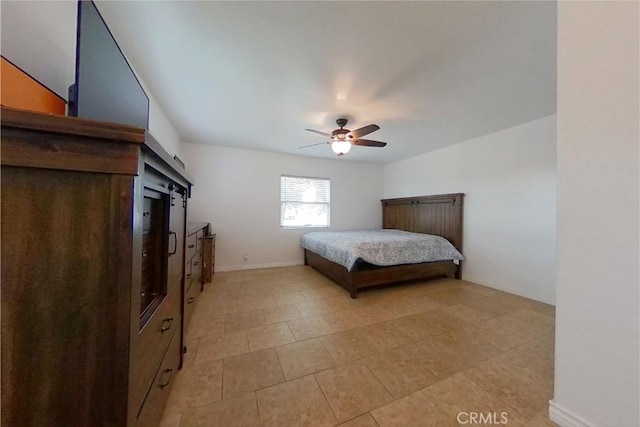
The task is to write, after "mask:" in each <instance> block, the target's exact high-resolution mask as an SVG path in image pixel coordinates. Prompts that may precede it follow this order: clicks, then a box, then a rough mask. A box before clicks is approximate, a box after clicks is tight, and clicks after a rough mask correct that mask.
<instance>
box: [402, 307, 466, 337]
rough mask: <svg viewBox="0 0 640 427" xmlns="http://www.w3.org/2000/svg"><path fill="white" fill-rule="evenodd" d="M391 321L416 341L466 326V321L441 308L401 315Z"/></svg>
mask: <svg viewBox="0 0 640 427" xmlns="http://www.w3.org/2000/svg"><path fill="white" fill-rule="evenodd" d="M390 322H391V324H392V325H393V326H395V327H397V328H398V329H400V330H401V331H402V332H403V333H404V334H405V335H407V336H409V337H410V338H411V339H413V340H416V341H417V340H423V339H426V338H429V337H432V336H435V335H440V334H443V333H445V332H448V331H452V330H457V329H462V328H463V327H464V326H466V323H465V322H464V321H462V320H460V319H459V318H458V317H456V316H454V315H452V314H449V313H447V312H444V311H441V310H431V311H428V312H426V313H420V314H414V315H412V316H406V317H400V318H398V319H393V320H390Z"/></svg>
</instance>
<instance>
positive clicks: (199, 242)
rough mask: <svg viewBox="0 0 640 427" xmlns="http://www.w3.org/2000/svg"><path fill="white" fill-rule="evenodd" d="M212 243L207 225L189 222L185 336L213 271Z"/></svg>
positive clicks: (213, 237)
mask: <svg viewBox="0 0 640 427" xmlns="http://www.w3.org/2000/svg"><path fill="white" fill-rule="evenodd" d="M213 242H215V235H211V234H210V228H209V224H208V223H206V222H190V223H188V224H187V251H186V258H185V260H186V264H185V286H184V289H185V291H184V293H185V294H184V301H185V307H184V308H185V310H184V319H183V334H186V329H187V326H188V324H189V320H191V314H192V313H193V309H194V308H195V305H196V300H197V298H198V295H199V294H200V292H201V291H202V290H203V289H204V284H205V283H209V282H211V271H212V269H213V266H212V264H211V262H212V261H213V259H214V257H215V255H214V254H215V250H214V247H215V246H213V245H214V243H213ZM184 351H185V352H186V351H188V349H187V348H185V349H184Z"/></svg>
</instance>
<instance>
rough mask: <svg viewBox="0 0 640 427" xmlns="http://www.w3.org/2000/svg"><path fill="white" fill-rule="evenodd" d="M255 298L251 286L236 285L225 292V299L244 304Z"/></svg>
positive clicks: (254, 292)
mask: <svg viewBox="0 0 640 427" xmlns="http://www.w3.org/2000/svg"><path fill="white" fill-rule="evenodd" d="M249 284H250V282H249ZM257 297H258V296H257V294H256V291H255V290H254V289H253V287H251V286H241V285H236V286H234V287H233V288H230V289H228V290H227V298H229V299H232V300H237V301H243V302H245V301H248V300H254V299H256V298H257Z"/></svg>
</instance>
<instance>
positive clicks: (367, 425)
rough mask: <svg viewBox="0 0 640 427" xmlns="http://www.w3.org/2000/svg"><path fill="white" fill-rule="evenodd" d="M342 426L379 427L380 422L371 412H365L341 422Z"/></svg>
mask: <svg viewBox="0 0 640 427" xmlns="http://www.w3.org/2000/svg"><path fill="white" fill-rule="evenodd" d="M340 427H378V423H377V422H376V420H374V419H373V417H372V416H371V414H364V415H360V416H359V417H355V418H354V419H352V420H349V421H347V422H345V423H342V424H340Z"/></svg>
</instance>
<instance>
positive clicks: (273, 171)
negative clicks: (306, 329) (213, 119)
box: [182, 143, 383, 271]
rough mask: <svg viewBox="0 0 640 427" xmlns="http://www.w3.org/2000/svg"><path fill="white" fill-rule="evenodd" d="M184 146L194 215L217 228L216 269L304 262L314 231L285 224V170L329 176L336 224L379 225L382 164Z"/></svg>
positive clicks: (346, 226)
mask: <svg viewBox="0 0 640 427" xmlns="http://www.w3.org/2000/svg"><path fill="white" fill-rule="evenodd" d="M182 148H183V155H184V160H185V163H186V165H187V172H188V173H189V174H190V175H191V176H192V177H193V179H194V181H195V187H194V188H193V198H192V199H191V200H190V205H189V220H190V221H205V222H210V223H211V224H212V225H213V227H214V229H215V232H216V234H217V235H216V266H215V268H216V270H218V271H219V270H230V269H239V268H256V267H271V266H284V265H295V264H301V263H302V262H303V252H302V249H301V248H300V236H301V235H302V234H303V233H306V232H309V231H313V230H314V229H282V228H281V227H280V175H281V174H284V175H302V176H311V177H319V178H329V179H330V180H331V229H334V230H339V229H363V228H380V227H381V225H382V210H381V205H380V199H381V198H382V185H383V183H382V166H380V165H373V164H367V163H356V162H350V161H348V160H346V159H345V158H342V159H336V160H326V159H316V158H310V157H301V156H291V155H285V154H277V153H268V152H261V151H252V150H244V149H236V148H229V147H220V146H210V145H202V144H191V143H185V144H183V147H182ZM245 254H246V255H247V256H248V258H249V259H248V260H247V261H244V259H243V256H244V255H245Z"/></svg>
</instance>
